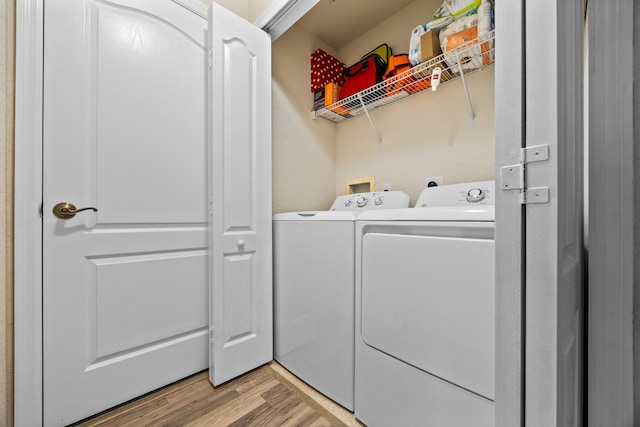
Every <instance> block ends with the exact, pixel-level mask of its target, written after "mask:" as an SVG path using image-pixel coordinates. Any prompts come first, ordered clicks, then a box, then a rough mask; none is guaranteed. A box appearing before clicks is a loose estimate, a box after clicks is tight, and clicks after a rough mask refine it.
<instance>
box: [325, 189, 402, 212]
mask: <svg viewBox="0 0 640 427" xmlns="http://www.w3.org/2000/svg"><path fill="white" fill-rule="evenodd" d="M408 207H409V195H408V194H406V193H404V192H402V191H381V192H373V193H356V194H345V195H344V196H338V198H337V199H336V200H335V202H333V205H332V206H331V209H329V210H331V211H349V210H356V211H358V210H365V209H399V208H408Z"/></svg>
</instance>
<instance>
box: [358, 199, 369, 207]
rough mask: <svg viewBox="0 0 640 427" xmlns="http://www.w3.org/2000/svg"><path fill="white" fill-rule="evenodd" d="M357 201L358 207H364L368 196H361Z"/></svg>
mask: <svg viewBox="0 0 640 427" xmlns="http://www.w3.org/2000/svg"><path fill="white" fill-rule="evenodd" d="M356 203H358V207H359V208H363V207H365V206H366V205H367V198H366V197H360V198H359V199H358V201H357V202H356Z"/></svg>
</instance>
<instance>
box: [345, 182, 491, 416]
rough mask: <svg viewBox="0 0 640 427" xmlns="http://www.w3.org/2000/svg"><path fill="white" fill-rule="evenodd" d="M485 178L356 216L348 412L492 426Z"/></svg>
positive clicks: (488, 211) (487, 192)
mask: <svg viewBox="0 0 640 427" xmlns="http://www.w3.org/2000/svg"><path fill="white" fill-rule="evenodd" d="M493 197H494V182H493V181H482V182H473V183H467V184H455V185H447V186H440V187H432V188H428V189H425V190H424V191H423V192H422V194H421V195H420V197H419V198H418V201H417V203H416V207H415V208H412V209H396V210H385V211H370V212H364V213H363V214H361V215H360V216H359V217H358V220H357V221H356V266H357V267H356V375H355V376H356V382H355V414H356V417H357V418H358V419H360V420H361V421H362V422H364V423H365V424H366V425H367V426H369V427H375V426H391V425H396V426H438V427H439V426H448V427H452V426H456V427H468V426H474V427H481V426H487V427H489V426H491V427H493V425H494V404H493V401H494V372H495V370H494V363H495V362H494V361H495V355H494V343H495V334H494V328H495V319H494V316H495V302H494V297H495V295H494V293H495V292H494V288H495V267H494V259H495V255H494V218H495V216H494V200H493Z"/></svg>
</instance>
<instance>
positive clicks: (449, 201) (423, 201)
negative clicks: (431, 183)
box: [416, 181, 495, 208]
mask: <svg viewBox="0 0 640 427" xmlns="http://www.w3.org/2000/svg"><path fill="white" fill-rule="evenodd" d="M494 189H495V182H494V181H476V182H465V183H462V184H450V185H441V186H438V187H429V188H425V189H424V190H422V193H420V197H418V201H417V202H416V207H417V208H427V207H437V206H473V205H495V200H494V198H493V197H494Z"/></svg>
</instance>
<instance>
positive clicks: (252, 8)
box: [249, 0, 274, 22]
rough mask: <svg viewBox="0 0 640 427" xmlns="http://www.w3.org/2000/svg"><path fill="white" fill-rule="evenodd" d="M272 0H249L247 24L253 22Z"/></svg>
mask: <svg viewBox="0 0 640 427" xmlns="http://www.w3.org/2000/svg"><path fill="white" fill-rule="evenodd" d="M273 2H274V0H249V22H255V21H256V19H258V18H259V17H260V15H262V14H263V13H264V12H265V10H267V8H268V7H269V5H271V3H273Z"/></svg>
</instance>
